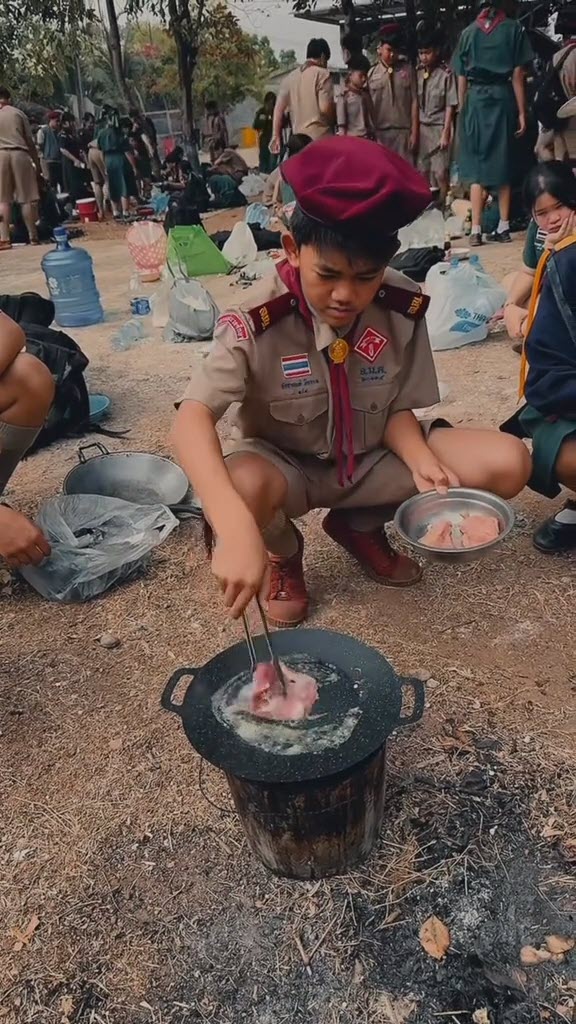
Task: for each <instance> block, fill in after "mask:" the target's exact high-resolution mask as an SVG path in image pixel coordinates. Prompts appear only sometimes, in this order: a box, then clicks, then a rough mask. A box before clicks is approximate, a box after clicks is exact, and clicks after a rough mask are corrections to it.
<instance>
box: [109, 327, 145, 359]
mask: <svg viewBox="0 0 576 1024" xmlns="http://www.w3.org/2000/svg"><path fill="white" fill-rule="evenodd" d="M146 337H147V335H146V332H145V331H144V327H143V325H142V321H141V320H127V321H126V323H125V324H123V325H122V327H120V329H119V330H118V331H116V334H114V335H113V337H112V339H111V342H112V348H113V349H114V350H115V351H116V352H125V351H126V350H127V349H129V348H135V346H136V345H139V344H140V342H141V341H144V340H145V339H146Z"/></svg>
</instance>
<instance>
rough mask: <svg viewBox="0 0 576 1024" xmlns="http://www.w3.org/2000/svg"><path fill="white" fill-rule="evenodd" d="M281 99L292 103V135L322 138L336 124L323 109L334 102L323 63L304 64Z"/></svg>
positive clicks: (286, 84) (287, 81)
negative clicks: (321, 64) (321, 106)
mask: <svg viewBox="0 0 576 1024" xmlns="http://www.w3.org/2000/svg"><path fill="white" fill-rule="evenodd" d="M280 98H281V99H284V100H286V101H287V103H288V111H289V113H290V122H291V125H292V132H293V133H294V134H295V135H297V134H299V133H301V132H302V133H303V134H304V135H309V136H310V138H311V139H320V138H321V137H322V136H323V135H327V134H328V133H329V132H330V131H331V130H332V121H331V120H329V119H328V118H327V117H326V115H325V114H323V113H322V111H321V109H320V103H322V105H323V106H325V105H326V104H327V103H330V102H333V101H334V85H333V82H332V79H331V78H330V72H329V71H328V70H327V69H326V68H321V67H320V65H319V64H303V65H302V67H301V68H296V70H295V71H293V72H292V73H291V74H290V75H288V77H287V78H286V79H285V81H284V83H283V85H282V88H281V90H280Z"/></svg>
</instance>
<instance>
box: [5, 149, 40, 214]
mask: <svg viewBox="0 0 576 1024" xmlns="http://www.w3.org/2000/svg"><path fill="white" fill-rule="evenodd" d="M39 198H40V195H39V192H38V180H37V177H36V168H35V167H34V164H33V163H32V157H31V156H30V154H29V153H27V152H26V151H25V150H23V149H0V203H12V202H14V201H16V202H17V203H37V202H38V199H39Z"/></svg>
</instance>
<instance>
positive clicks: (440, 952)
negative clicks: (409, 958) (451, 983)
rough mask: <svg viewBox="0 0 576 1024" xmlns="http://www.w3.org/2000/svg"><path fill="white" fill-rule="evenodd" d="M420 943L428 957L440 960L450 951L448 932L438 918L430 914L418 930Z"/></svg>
mask: <svg viewBox="0 0 576 1024" xmlns="http://www.w3.org/2000/svg"><path fill="white" fill-rule="evenodd" d="M420 943H421V945H422V946H423V947H424V949H425V950H426V952H427V953H428V955H429V956H433V957H434V959H435V960H442V958H443V957H445V956H446V953H447V952H448V950H449V949H450V932H449V931H448V929H447V927H446V925H445V924H444V922H443V921H441V920H440V918H439V917H436V916H435V915H434V914H432V917H429V918H428V920H427V921H424V924H423V925H422V927H421V929H420Z"/></svg>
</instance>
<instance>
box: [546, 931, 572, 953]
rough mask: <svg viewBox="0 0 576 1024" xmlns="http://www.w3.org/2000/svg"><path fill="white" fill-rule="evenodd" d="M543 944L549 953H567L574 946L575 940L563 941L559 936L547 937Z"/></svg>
mask: <svg viewBox="0 0 576 1024" xmlns="http://www.w3.org/2000/svg"><path fill="white" fill-rule="evenodd" d="M545 942H546V948H547V949H549V950H550V952H551V953H569V952H570V950H571V949H574V946H576V940H575V939H564V938H562V936H561V935H547V936H546V939H545Z"/></svg>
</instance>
